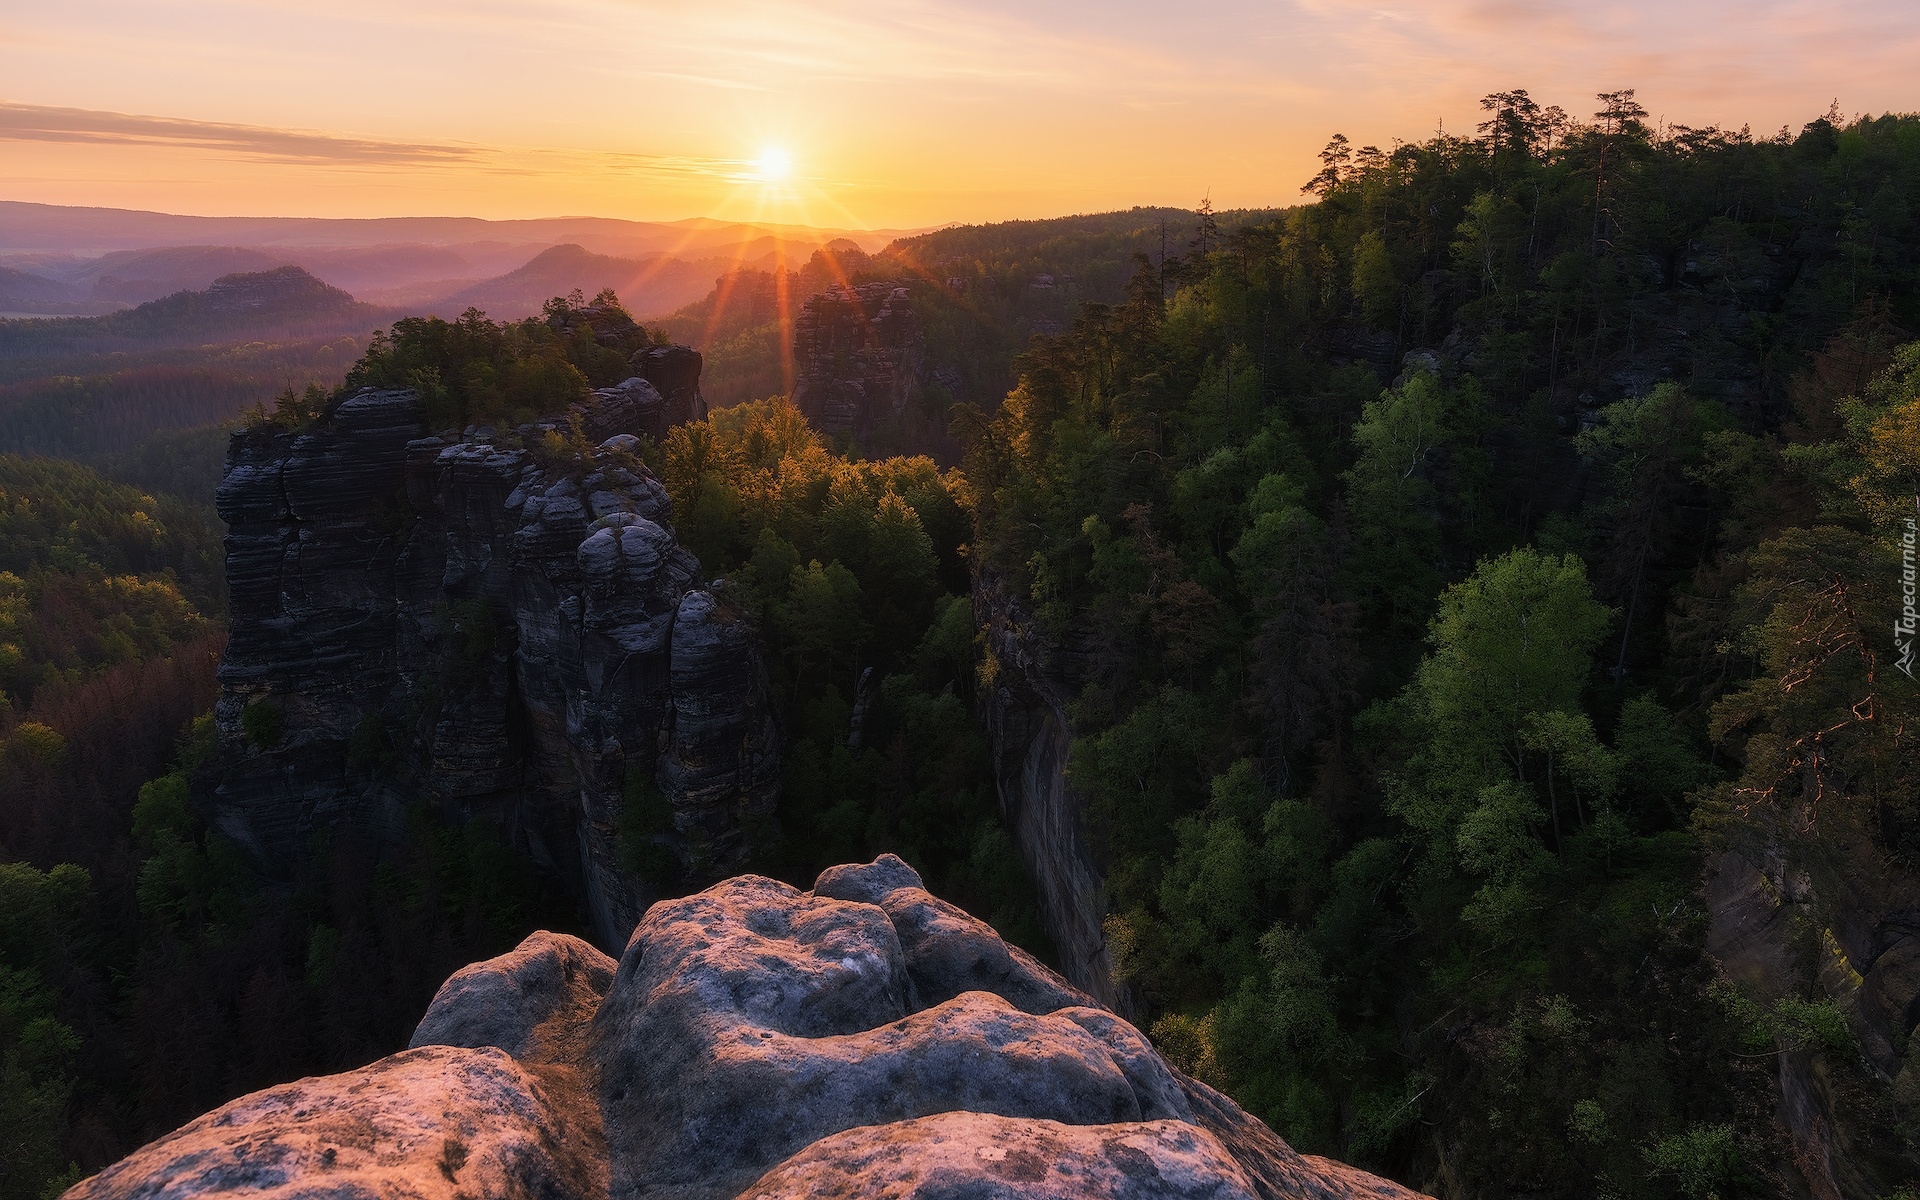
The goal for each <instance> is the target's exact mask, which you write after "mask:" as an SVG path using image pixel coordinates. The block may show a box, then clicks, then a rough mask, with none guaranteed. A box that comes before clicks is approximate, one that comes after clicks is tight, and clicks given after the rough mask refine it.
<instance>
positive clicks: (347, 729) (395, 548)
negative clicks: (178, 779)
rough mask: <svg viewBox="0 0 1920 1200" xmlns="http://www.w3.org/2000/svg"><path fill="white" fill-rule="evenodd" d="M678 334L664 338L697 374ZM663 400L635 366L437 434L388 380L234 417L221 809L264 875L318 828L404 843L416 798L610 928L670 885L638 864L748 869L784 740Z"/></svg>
mask: <svg viewBox="0 0 1920 1200" xmlns="http://www.w3.org/2000/svg"><path fill="white" fill-rule="evenodd" d="M671 349H672V348H670V347H669V348H658V349H656V350H648V351H646V352H645V354H646V355H651V356H653V357H654V358H658V359H660V360H661V362H662V363H664V364H665V366H663V367H661V369H662V370H666V371H667V372H668V374H672V373H673V372H675V371H677V372H678V373H679V374H678V376H676V379H677V380H678V383H677V385H676V386H679V387H681V388H682V389H683V390H685V389H692V391H695V392H697V384H695V383H693V382H691V380H693V379H697V372H698V361H697V356H694V357H693V358H692V359H691V360H689V359H688V358H687V356H686V355H678V356H676V355H673V354H670V353H666V351H668V350H671ZM687 354H688V355H690V354H691V352H690V351H689V352H687ZM648 362H649V363H650V364H651V363H652V362H653V359H652V358H649V359H648ZM656 365H657V364H656ZM682 399H683V400H686V401H688V402H691V401H690V399H689V397H688V396H686V395H683V396H682ZM666 407H667V402H666V400H665V398H663V397H662V396H661V395H660V393H659V391H658V390H657V389H656V388H655V387H654V385H652V384H651V383H649V382H647V381H646V380H645V379H642V378H639V377H635V378H633V379H629V380H628V381H626V382H625V383H623V384H621V385H620V386H619V387H617V388H607V389H602V390H601V391H599V392H596V393H594V394H592V395H591V396H590V397H588V398H587V399H586V400H585V401H583V402H582V403H580V404H578V405H576V406H575V407H574V408H573V410H572V411H571V412H568V413H565V414H562V415H561V416H560V417H557V418H554V419H550V420H548V421H545V422H541V423H536V424H534V425H530V426H525V427H522V428H521V429H519V430H516V431H513V432H510V433H501V432H498V431H494V430H490V429H484V428H480V429H469V430H467V431H466V432H465V433H462V434H458V435H453V434H440V435H430V434H428V433H427V431H426V430H425V429H424V428H423V427H422V415H421V409H420V406H419V404H418V402H417V401H416V398H415V396H414V394H413V393H412V392H407V391H386V392H380V391H369V392H363V393H361V394H360V395H357V396H353V397H351V398H348V399H346V400H344V401H342V402H340V403H339V404H337V405H336V406H334V407H333V409H332V410H331V411H330V412H328V413H327V414H325V415H324V416H322V417H321V418H320V419H319V420H318V421H317V422H316V423H315V424H314V425H312V426H311V427H310V428H306V429H301V430H286V429H282V428H279V427H277V426H272V425H267V426H261V427H257V428H254V429H249V430H243V431H241V432H239V433H236V434H235V435H234V440H233V443H232V446H231V448H230V450H229V453H228V466H227V472H226V477H225V479H224V480H223V482H222V483H221V486H220V489H219V492H218V494H217V497H216V502H217V504H218V507H219V510H220V514H221V516H222V517H223V518H224V519H225V520H226V521H227V523H228V535H227V574H228V586H229V591H230V604H229V609H230V613H231V616H230V628H231V636H230V639H229V642H228V648H227V653H226V657H225V659H224V660H223V662H222V665H221V670H220V678H221V684H222V694H221V698H220V701H219V704H218V706H217V709H216V723H217V726H218V729H219V733H220V753H219V754H218V755H217V756H216V760H215V762H214V763H213V764H212V766H211V767H210V768H209V769H208V770H207V771H206V772H205V773H204V774H203V776H202V777H201V778H200V779H199V780H198V781H197V788H196V792H197V799H198V802H199V803H200V805H201V808H202V810H203V811H204V812H206V814H207V816H208V818H209V820H210V821H211V822H212V823H213V824H214V825H215V826H216V827H218V828H219V829H221V830H222V831H223V832H224V833H226V834H227V835H228V836H230V837H232V838H233V839H234V840H236V841H237V842H239V843H240V844H241V845H242V846H244V847H246V848H248V849H249V850H250V851H251V852H252V854H253V855H254V857H255V859H256V861H258V862H259V863H261V864H262V865H263V866H265V867H267V868H268V869H270V870H284V869H286V868H287V867H288V866H289V865H290V864H291V863H292V862H293V861H295V860H296V859H297V858H298V857H299V856H300V855H301V854H303V853H305V852H306V850H307V848H308V847H309V846H310V845H311V844H312V842H313V840H314V839H315V837H316V836H317V835H321V834H335V833H348V834H356V835H360V836H364V837H368V838H371V839H372V840H373V841H375V842H376V843H381V842H387V841H391V840H394V839H397V838H398V837H399V836H401V833H402V831H403V828H404V813H405V810H406V808H407V807H408V806H410V805H413V804H417V803H421V802H427V803H430V804H433V805H435V806H437V807H438V808H439V809H440V811H441V812H442V814H443V815H444V816H445V817H446V818H448V819H450V820H454V821H466V820H471V819H476V818H480V819H487V820H491V821H495V822H498V823H499V824H500V825H501V826H502V827H503V829H505V830H506V831H507V833H508V834H509V836H510V838H511V839H512V840H513V841H514V842H515V843H516V844H517V845H518V846H519V847H520V848H521V849H522V851H523V852H525V853H526V854H527V855H528V856H529V857H531V858H532V859H533V860H534V861H535V862H537V863H540V864H542V865H544V866H547V867H550V868H551V869H554V870H556V871H557V872H559V873H560V874H561V875H562V876H563V877H564V878H566V879H568V880H569V881H571V882H572V883H573V884H574V886H575V888H576V891H577V892H578V893H579V894H580V895H581V896H582V898H583V899H584V900H585V901H586V902H587V903H588V905H589V907H590V909H591V911H592V913H593V915H594V921H595V928H596V933H597V936H599V937H600V938H601V939H602V940H603V941H604V942H605V944H607V945H609V946H618V945H619V944H620V943H621V942H622V941H623V940H624V938H625V935H626V933H627V931H629V930H631V929H632V928H633V925H634V922H635V921H636V920H637V919H638V918H639V914H640V912H641V910H642V909H643V908H644V906H645V903H646V901H647V900H648V899H649V898H650V893H651V894H657V891H655V890H654V888H653V887H651V886H650V881H649V880H647V879H644V878H640V877H639V875H638V874H637V873H636V870H635V864H636V863H651V864H654V865H653V866H652V867H651V868H650V869H652V870H655V871H665V872H668V873H672V874H679V873H681V872H684V871H688V870H696V871H704V872H707V873H708V877H712V875H714V874H719V873H723V872H724V871H726V870H728V869H731V868H733V867H735V866H737V864H738V863H739V862H740V861H741V860H742V858H743V857H744V855H745V854H746V852H747V850H748V848H749V847H748V845H747V841H746V836H747V835H746V831H747V830H748V829H751V828H759V827H765V826H766V825H767V823H768V822H769V821H770V819H771V815H772V812H773V807H774V801H775V797H776V790H777V786H778V774H779V763H778V747H777V745H776V742H775V737H774V727H773V721H772V715H771V707H770V704H769V702H768V698H767V694H766V682H765V671H764V668H763V666H762V663H761V659H760V657H759V652H758V650H757V648H756V647H755V645H754V642H753V640H752V638H751V637H749V636H748V635H747V633H746V630H745V628H744V627H743V626H742V624H741V622H740V620H739V618H738V616H737V615H736V613H735V612H734V609H733V607H732V605H731V604H730V603H729V602H728V601H727V599H726V597H725V596H724V595H723V594H721V593H718V592H715V591H711V590H707V589H703V588H702V586H701V582H700V564H699V562H698V561H696V560H695V559H694V557H693V555H692V554H690V553H688V551H687V550H686V549H685V548H684V547H682V546H681V545H680V544H679V542H678V541H677V540H676V538H675V536H674V530H673V523H672V513H671V504H670V503H669V501H668V499H667V494H666V490H665V488H664V487H662V486H661V484H660V483H659V481H658V480H656V479H655V478H654V477H653V475H652V474H651V473H650V472H649V471H648V470H647V468H646V467H645V466H644V465H643V464H642V463H641V462H640V460H639V459H638V458H637V457H636V456H635V452H636V450H637V449H638V447H639V445H640V443H639V441H638V437H637V435H639V434H642V433H648V432H653V433H659V432H660V431H661V425H660V422H661V421H662V420H664V419H665V417H664V416H663V413H664V412H665V409H666ZM629 803H640V804H641V805H642V806H643V807H644V808H645V809H646V811H645V812H644V813H642V812H638V811H636V812H626V806H627V805H628V804H629ZM623 812H625V813H626V816H625V819H624V820H623V815H622V814H623ZM663 882H666V881H665V880H660V879H656V880H653V881H651V884H660V883H663Z"/></svg>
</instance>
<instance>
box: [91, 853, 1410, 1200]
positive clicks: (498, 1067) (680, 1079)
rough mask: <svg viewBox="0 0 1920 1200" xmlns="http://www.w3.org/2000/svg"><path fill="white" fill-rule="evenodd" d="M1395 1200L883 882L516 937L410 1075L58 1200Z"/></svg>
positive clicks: (431, 1028)
mask: <svg viewBox="0 0 1920 1200" xmlns="http://www.w3.org/2000/svg"><path fill="white" fill-rule="evenodd" d="M323 1189H324V1190H326V1191H327V1192H329V1193H335V1194H354V1195H381V1196H386V1195H406V1196H415V1197H449V1198H451V1197H456V1196H475V1195H481V1196H491V1197H527V1198H529V1200H531V1198H535V1197H538V1198H540V1200H602V1198H617V1200H628V1198H630V1197H638V1196H642V1195H644V1196H649V1197H663V1198H666V1197H670V1198H674V1200H730V1198H732V1197H736V1196H752V1197H765V1198H768V1200H772V1198H776V1197H778V1198H782V1200H785V1198H792V1200H799V1198H800V1197H811V1196H824V1195H831V1196H843V1197H923V1198H926V1200H933V1198H935V1197H941V1198H953V1197H962V1196H964V1197H969V1198H978V1200H1024V1198H1028V1197H1031V1198H1034V1200H1038V1198H1040V1197H1048V1198H1051V1200H1069V1198H1075V1197H1095V1196H1099V1197H1128V1198H1137V1200H1149V1198H1152V1200H1159V1198H1172V1197H1180V1198H1193V1200H1199V1198H1202V1197H1204V1198H1208V1200H1255V1198H1258V1200H1283V1198H1285V1200H1291V1198H1296V1197H1298V1198H1306V1197H1314V1198H1316V1200H1340V1198H1354V1200H1359V1198H1362V1197H1365V1198H1371V1200H1412V1197H1413V1195H1414V1193H1411V1192H1408V1191H1407V1190H1405V1189H1404V1188H1401V1187H1399V1186H1397V1185H1395V1184H1392V1183H1390V1182H1388V1181H1386V1180H1383V1179H1379V1178H1377V1177H1375V1176H1372V1175H1368V1174H1366V1173H1364V1172H1361V1171H1356V1170H1353V1169H1352V1168H1349V1167H1345V1166H1342V1165H1341V1164H1339V1163H1334V1162H1329V1161H1327V1160H1325V1159H1319V1158H1311V1157H1306V1156H1302V1155H1300V1154H1297V1153H1295V1152H1294V1151H1293V1150H1292V1149H1291V1148H1290V1147H1288V1146H1287V1144H1286V1143H1285V1142H1283V1141H1282V1140H1281V1139H1280V1138H1278V1137H1276V1136H1275V1135H1274V1134H1273V1133H1272V1131H1270V1130H1269V1129H1267V1127H1266V1126H1264V1125H1262V1124H1261V1123H1260V1122H1258V1121H1256V1120H1254V1119H1253V1118H1251V1117H1249V1116H1248V1115H1247V1114H1246V1113H1244V1112H1242V1111H1241V1110H1240V1109H1239V1108H1238V1107H1236V1106H1235V1105H1234V1104H1233V1103H1232V1102H1231V1101H1229V1100H1227V1099H1226V1098H1225V1097H1223V1096H1221V1095H1220V1094H1219V1093H1217V1092H1215V1091H1213V1090H1212V1089H1210V1088H1208V1087H1206V1086H1205V1085H1203V1084H1199V1083H1196V1082H1194V1081H1193V1080H1191V1079H1188V1078H1186V1077H1185V1076H1184V1075H1181V1074H1180V1073H1179V1072H1178V1071H1175V1070H1174V1069H1172V1068H1171V1067H1169V1066H1168V1065H1167V1064H1166V1063H1165V1062H1164V1061H1163V1060H1162V1059H1161V1058H1160V1056H1159V1055H1158V1054H1157V1053H1156V1052H1155V1051H1154V1050H1153V1048H1152V1047H1151V1046H1150V1045H1149V1044H1148V1043H1147V1041H1146V1039H1145V1038H1143V1037H1142V1036H1141V1035H1140V1033H1139V1032H1138V1031H1137V1030H1135V1029H1134V1028H1133V1027H1132V1026H1131V1025H1129V1024H1127V1023H1126V1022H1125V1021H1122V1020H1120V1019H1119V1018H1118V1017H1116V1016H1114V1015H1113V1014H1112V1013H1111V1012H1110V1011H1108V1010H1106V1009H1103V1008H1101V1007H1099V1006H1098V1005H1097V1004H1095V1003H1094V1002H1093V1001H1092V1000H1091V999H1090V998H1089V997H1087V996H1085V995H1082V994H1080V993H1079V992H1077V991H1075V990H1074V989H1073V988H1072V987H1071V986H1069V985H1068V984H1067V983H1066V982H1065V981H1064V980H1062V979H1060V978H1058V977H1057V976H1055V975H1053V974H1052V973H1051V972H1050V971H1048V970H1047V969H1046V968H1044V967H1042V966H1041V965H1040V964H1038V963H1037V962H1035V961H1034V960H1032V959H1031V958H1029V957H1027V956H1026V955H1024V954H1022V953H1021V952H1020V951H1019V950H1017V949H1014V948H1012V947H1009V946H1007V945H1006V944H1005V943H1004V942H1002V941H1001V940H1000V939H999V938H998V937H996V936H995V935H994V933H993V931H992V930H991V929H990V928H989V927H987V926H986V925H984V924H982V923H981V922H979V921H976V920H974V919H973V918H971V917H969V916H967V915H966V914H965V913H963V912H961V911H960V910H959V909H956V908H954V907H952V906H951V905H948V904H944V903H942V902H941V901H939V900H937V899H935V898H933V897H932V896H930V895H928V894H927V893H926V891H924V890H923V889H922V888H921V886H920V880H919V877H918V876H916V875H915V874H914V873H913V871H912V870H911V869H909V868H908V867H907V866H906V865H905V864H904V863H902V862H901V861H900V860H899V859H897V858H893V857H892V856H890V855H889V856H884V857H882V858H881V859H879V860H878V861H876V862H874V863H871V864H868V865H866V866H854V867H835V868H832V869H830V870H828V871H826V872H825V873H823V874H822V875H821V876H820V878H819V880H818V881H817V882H816V883H815V885H814V888H813V890H812V891H811V892H801V891H797V890H796V889H794V888H792V887H789V886H787V885H785V884H781V883H777V882H775V881H773V880H770V879H763V878H759V877H757V876H743V877H740V878H737V879H732V880H729V881H727V882H725V883H723V884H720V885H718V886H716V887H713V888H710V889H709V890H707V891H706V892H704V893H701V894H700V895H697V896H691V897H688V898H686V899H683V900H675V901H670V902H666V903H661V904H657V905H655V906H654V907H653V908H652V909H651V910H650V911H649V912H648V913H647V916H646V919H645V920H644V921H642V922H641V924H640V926H639V927H638V928H637V929H635V930H634V932H633V937H632V939H631V940H630V941H629V942H628V943H627V946H626V950H625V953H624V954H623V955H622V956H621V958H620V960H619V962H618V963H617V964H616V963H615V962H614V961H613V960H612V959H609V958H607V957H606V956H605V955H602V954H600V953H599V952H598V951H596V950H594V949H593V948H592V947H590V946H588V945H586V944H585V943H582V942H580V941H578V940H577V939H573V938H567V937H560V936H556V935H553V934H545V933H542V934H535V935H534V936H533V937H531V938H529V939H528V940H527V941H526V942H525V943H524V944H522V945H521V947H520V948H519V949H518V950H516V951H514V952H513V953H511V954H508V955H505V956H502V957H501V958H497V959H493V960H491V961H489V962H484V963H478V964H475V965H474V966H471V967H468V968H466V969H465V970H463V971H461V972H459V973H458V974H456V975H454V976H453V978H451V979H449V980H448V981H447V983H446V985H445V986H444V987H442V988H441V989H440V994H439V995H438V996H436V997H435V999H434V1001H433V1005H432V1007H431V1008H430V1009H429V1010H428V1012H427V1014H426V1016H425V1018H424V1019H423V1020H422V1021H421V1022H420V1026H419V1029H418V1030H417V1031H416V1032H415V1034H414V1037H413V1048H412V1049H410V1050H408V1051H406V1052H404V1053H401V1054H397V1055H394V1056H393V1057H391V1058H387V1059H383V1060H381V1061H379V1062H376V1063H374V1064H372V1065H371V1066H368V1067H365V1068H362V1069H361V1070H358V1071H350V1072H347V1073H346V1074H342V1075H335V1076H329V1077H326V1078H319V1079H306V1080H301V1081H300V1082H298V1083H293V1084H288V1085H285V1086H282V1087H278V1088H272V1089H269V1090H267V1091H264V1092H258V1093H255V1094H253V1095H251V1096H245V1097H242V1098H241V1099H239V1100H236V1101H234V1102H233V1103H231V1104H228V1105H226V1106H225V1107H224V1108H221V1109H218V1110H216V1111H215V1112H212V1113H209V1114H207V1115H206V1116H204V1117H201V1118H200V1119H199V1120H197V1121H194V1122H193V1123H191V1124H189V1125H187V1126H186V1127H184V1128H183V1129H180V1130H179V1131H177V1132H175V1133H173V1134H170V1135H168V1136H167V1137H165V1138H162V1139H160V1140H159V1141H157V1142H155V1143H153V1144H151V1145H149V1146H147V1147H145V1148H144V1149H142V1150H140V1151H138V1152H136V1153H135V1154H133V1155H132V1156H131V1157H129V1158H127V1159H125V1160H123V1161H122V1162H120V1163H118V1164H116V1165H114V1166H112V1167H109V1168H108V1169H107V1170H105V1171H103V1172H101V1173H100V1174H99V1175H97V1176H95V1177H93V1178H92V1179H88V1180H85V1181H83V1182H81V1183H79V1184H77V1185H76V1186H75V1187H74V1188H73V1189H71V1190H70V1191H69V1192H68V1193H67V1197H68V1200H133V1198H134V1197H140V1198H142V1200H169V1198H172V1197H185V1196H191V1195H197V1194H201V1193H204V1192H208V1191H227V1190H246V1191H249V1192H253V1193H256V1194H260V1195H263V1196H294V1195H312V1194H315V1193H316V1192H318V1191H320V1190H323Z"/></svg>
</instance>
